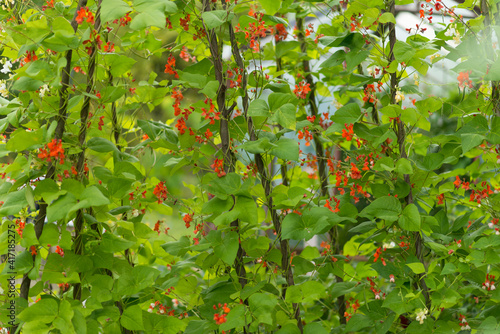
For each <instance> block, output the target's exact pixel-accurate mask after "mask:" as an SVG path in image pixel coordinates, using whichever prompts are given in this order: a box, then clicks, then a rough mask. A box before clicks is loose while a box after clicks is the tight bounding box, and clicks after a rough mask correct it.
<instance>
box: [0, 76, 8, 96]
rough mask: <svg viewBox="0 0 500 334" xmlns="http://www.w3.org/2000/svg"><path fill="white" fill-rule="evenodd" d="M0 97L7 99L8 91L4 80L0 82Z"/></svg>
mask: <svg viewBox="0 0 500 334" xmlns="http://www.w3.org/2000/svg"><path fill="white" fill-rule="evenodd" d="M0 95H2V96H3V97H9V91H8V90H7V86H6V85H5V80H0Z"/></svg>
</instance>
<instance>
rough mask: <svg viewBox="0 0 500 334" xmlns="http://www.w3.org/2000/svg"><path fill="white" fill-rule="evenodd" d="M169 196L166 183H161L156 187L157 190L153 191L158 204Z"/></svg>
mask: <svg viewBox="0 0 500 334" xmlns="http://www.w3.org/2000/svg"><path fill="white" fill-rule="evenodd" d="M167 194H168V191H167V188H166V187H165V181H161V182H159V183H158V184H157V185H156V187H155V189H154V190H153V195H155V196H156V198H158V204H160V203H161V202H163V201H165V200H166V199H167Z"/></svg>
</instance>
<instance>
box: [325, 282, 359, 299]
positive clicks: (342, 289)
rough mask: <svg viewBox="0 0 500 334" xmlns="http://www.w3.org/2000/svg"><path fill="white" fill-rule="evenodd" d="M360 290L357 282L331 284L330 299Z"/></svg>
mask: <svg viewBox="0 0 500 334" xmlns="http://www.w3.org/2000/svg"><path fill="white" fill-rule="evenodd" d="M360 289H361V287H359V286H358V284H357V282H338V283H335V284H333V288H332V290H331V292H330V294H331V296H332V298H337V297H340V296H343V295H346V294H348V293H350V292H353V291H355V290H360Z"/></svg>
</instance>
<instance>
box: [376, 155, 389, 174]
mask: <svg viewBox="0 0 500 334" xmlns="http://www.w3.org/2000/svg"><path fill="white" fill-rule="evenodd" d="M373 169H374V170H376V171H379V172H381V171H389V172H390V171H393V170H394V160H392V159H391V158H389V157H383V158H381V159H379V160H377V162H376V163H375V165H374V166H373Z"/></svg>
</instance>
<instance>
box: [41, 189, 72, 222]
mask: <svg viewBox="0 0 500 334" xmlns="http://www.w3.org/2000/svg"><path fill="white" fill-rule="evenodd" d="M76 203H77V201H76V197H75V195H73V194H71V193H67V194H65V195H62V196H60V197H59V198H58V199H57V200H55V201H54V202H52V203H50V204H49V206H48V208H47V222H49V223H52V222H54V221H57V220H61V219H65V218H66V216H67V214H68V212H69V211H70V210H71V208H72V207H73V206H74V205H75V204H76Z"/></svg>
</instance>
